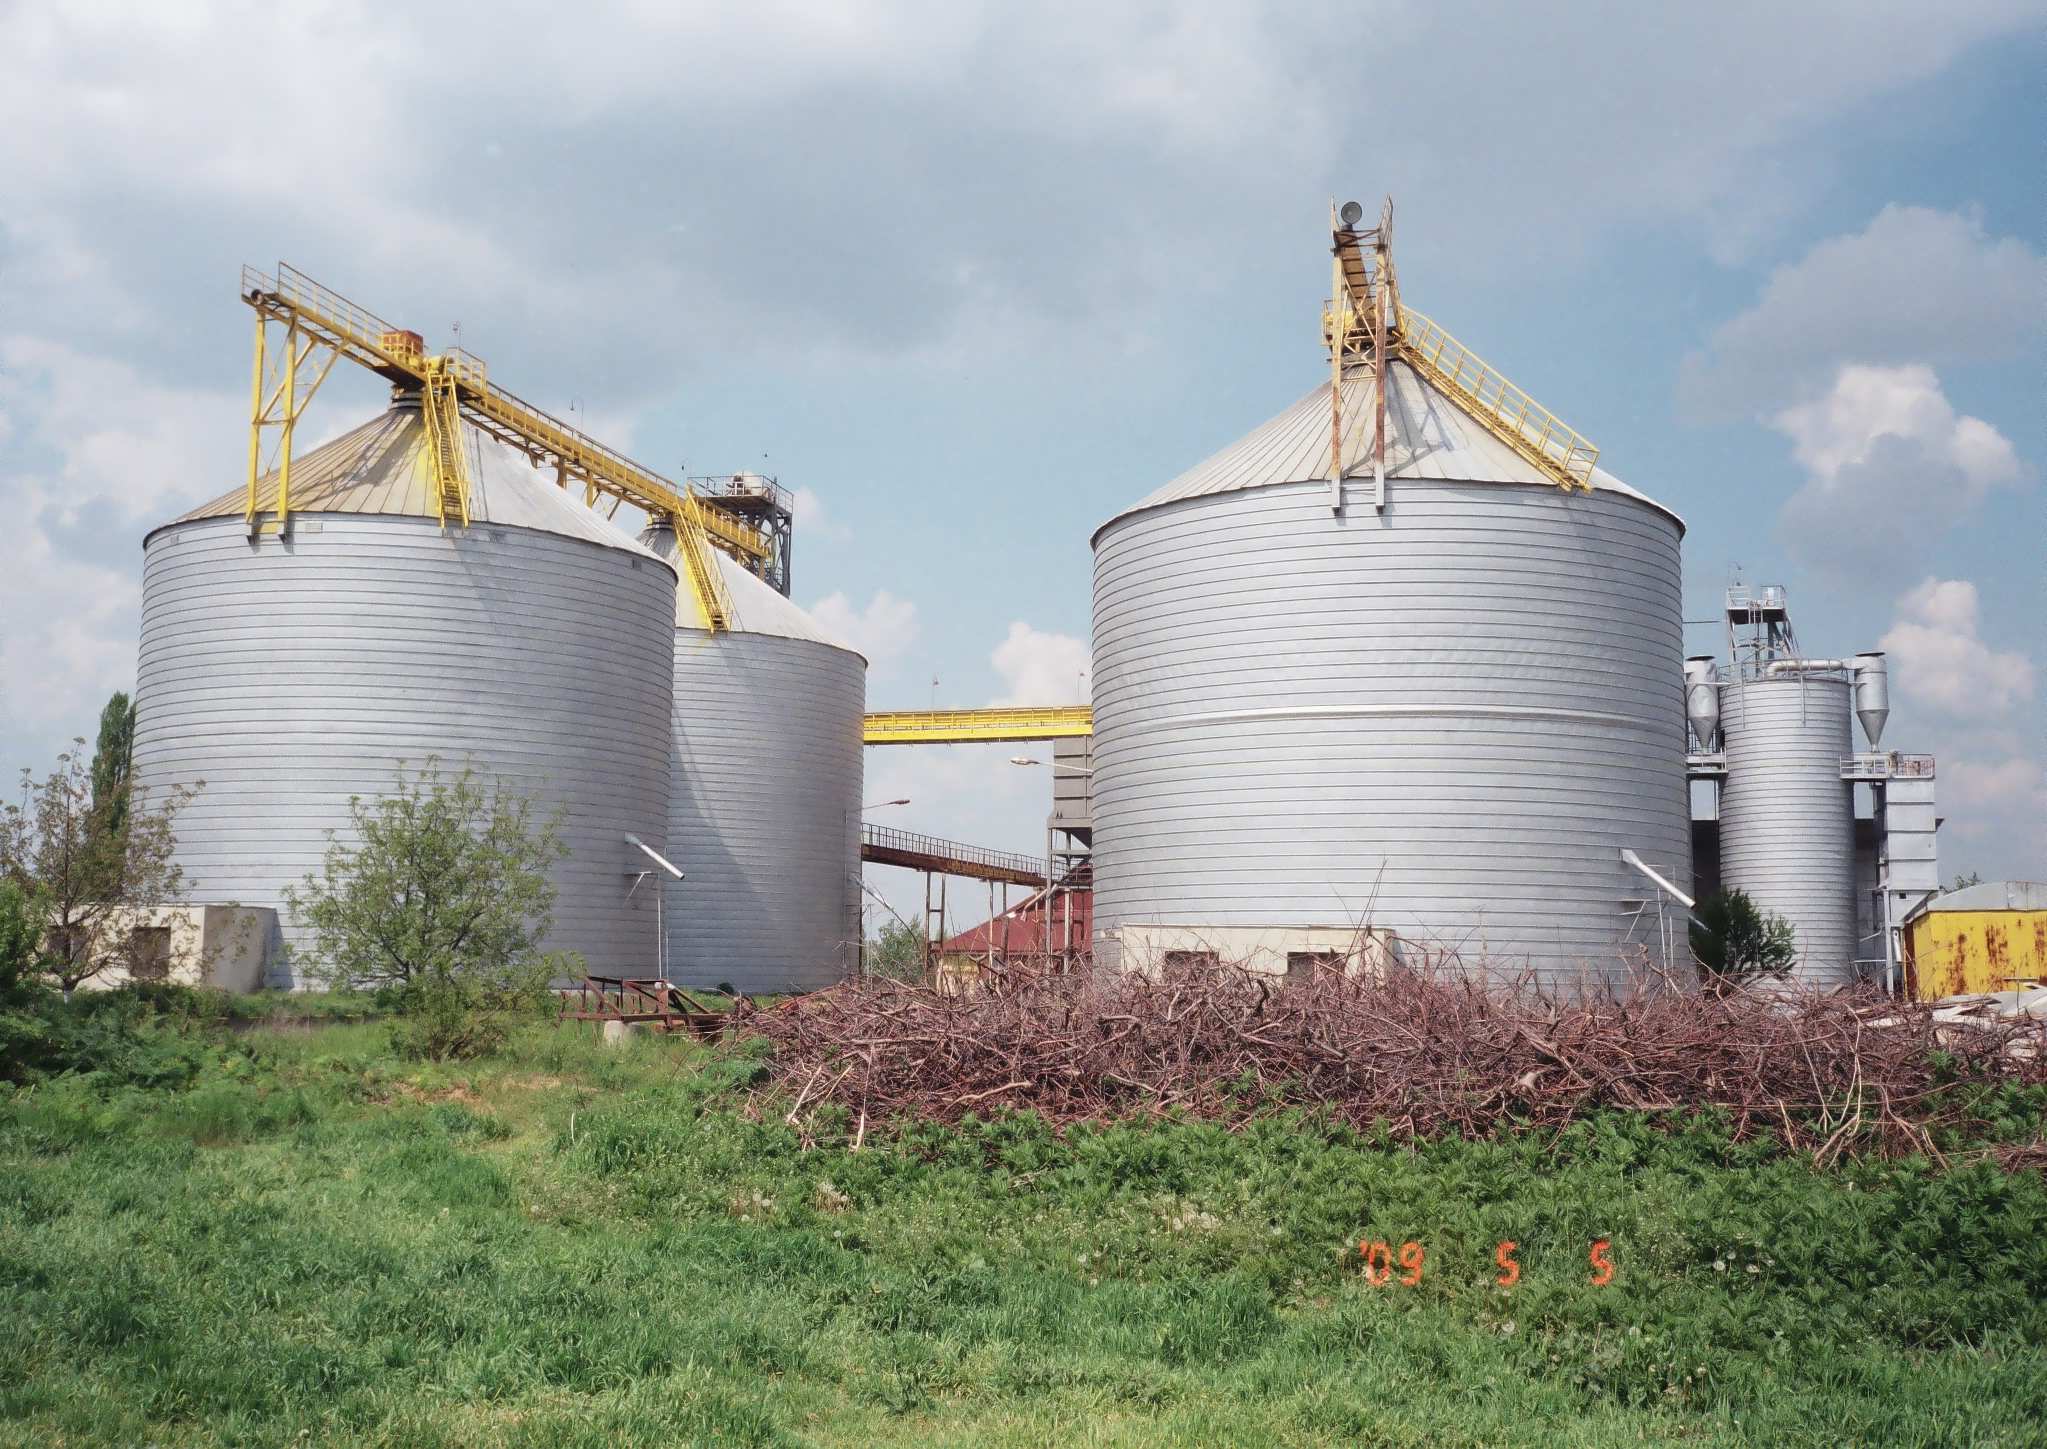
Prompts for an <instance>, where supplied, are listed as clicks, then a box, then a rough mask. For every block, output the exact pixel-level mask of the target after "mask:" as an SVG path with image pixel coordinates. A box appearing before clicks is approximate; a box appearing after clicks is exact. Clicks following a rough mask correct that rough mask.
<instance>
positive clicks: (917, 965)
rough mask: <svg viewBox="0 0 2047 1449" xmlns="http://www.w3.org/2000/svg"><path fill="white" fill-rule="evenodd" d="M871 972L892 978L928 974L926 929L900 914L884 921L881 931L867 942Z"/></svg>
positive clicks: (894, 979) (919, 976)
mask: <svg viewBox="0 0 2047 1449" xmlns="http://www.w3.org/2000/svg"><path fill="white" fill-rule="evenodd" d="M867 974H868V975H869V976H885V977H888V978H889V979H890V980H892V981H920V980H922V979H923V977H924V933H923V932H922V931H920V930H918V929H917V928H916V927H915V926H913V925H911V924H910V923H909V922H908V921H905V920H903V919H901V918H900V917H898V918H897V919H895V920H893V921H884V922H882V925H881V935H880V936H878V937H877V938H876V939H874V940H872V941H869V942H868V943H867Z"/></svg>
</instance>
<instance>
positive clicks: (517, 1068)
mask: <svg viewBox="0 0 2047 1449" xmlns="http://www.w3.org/2000/svg"><path fill="white" fill-rule="evenodd" d="M344 1014H345V1013H344ZM184 1030H185V1031H187V1032H188V1033H189V1034H190V1035H191V1037H192V1039H193V1041H194V1042H195V1043H196V1047H195V1050H197V1051H198V1053H199V1060H200V1066H199V1069H198V1073H197V1075H196V1077H195V1078H194V1079H193V1080H192V1083H191V1085H190V1086H189V1087H186V1088H184V1089H182V1090H168V1089H164V1088H161V1087H136V1086H132V1085H123V1084H122V1083H121V1082H119V1081H116V1080H111V1079H83V1080H81V1079H69V1080H59V1081H56V1082H51V1083H45V1084H42V1085H39V1086H36V1087H34V1088H31V1089H26V1090H22V1091H19V1092H15V1093H13V1094H12V1095H11V1096H9V1095H0V1303H4V1304H5V1305H6V1308H7V1311H6V1312H5V1313H0V1444H21V1445H31V1444H33V1445H38V1446H42V1445H77V1444H143V1443H155V1444H159V1445H164V1446H171V1445H215V1444H218V1445H229V1444H232V1445H269V1444H278V1445H282V1444H289V1443H317V1444H335V1443H339V1444H389V1445H394V1446H395V1445H404V1446H414V1445H498V1444H510V1445H534V1446H541V1445H547V1446H553V1445H581V1444H589V1445H606V1446H610V1445H621V1444H647V1445H656V1444H660V1445H668V1444H676V1443H705V1444H712V1443H716V1444H761V1445H870V1444H882V1443H911V1442H928V1443H942V1444H948V1445H989V1446H993V1445H1018V1446H1023V1445H1032V1446H1035V1445H1043V1444H1052V1443H1058V1444H1075V1445H1122V1444H1146V1445H1149V1444H1190V1445H1192V1444H1201V1445H1208V1444H1243V1445H1264V1444H1360V1443H1364V1444H1388V1445H1477V1444H1494V1445H1520V1444H1527V1443H1541V1442H1556V1443H1568V1444H1573V1445H1607V1444H1613V1445H1619V1444H1640V1443H1645V1442H1646V1443H1683V1444H1742V1443H1759V1444H1812V1445H1822V1444H1824V1445H1838V1444H1844V1443H1867V1444H1885V1445H1913V1444H1957V1445H1960V1444H1972V1445H1973V1444H2012V1445H2018V1444H2030V1443H2038V1442H2040V1438H2039V1433H2040V1431H2039V1429H2038V1427H2037V1411H2038V1407H2039V1406H2040V1405H2041V1404H2042V1403H2047V1352H2043V1340H2047V1187H2043V1183H2042V1180H2041V1178H2040V1176H2039V1175H2038V1174H2019V1175H2006V1174H2004V1173H2001V1172H1999V1171H1998V1170H1996V1169H1994V1168H1991V1167H1988V1166H1984V1165H1977V1166H1971V1167H1965V1168H1961V1169H1958V1170H1955V1171H1951V1172H1944V1173H1943V1172H1936V1171H1933V1170H1932V1169H1930V1168H1929V1167H1928V1166H1927V1165H1926V1164H1924V1163H1917V1162H1902V1163H1879V1162H1868V1161H1863V1162H1849V1163H1847V1164H1845V1165H1843V1166H1840V1167H1838V1168H1834V1169H1831V1170H1829V1171H1824V1172H1821V1171H1815V1170H1814V1169H1813V1168H1812V1167H1811V1166H1810V1164H1809V1163H1807V1162H1805V1161H1803V1160H1800V1159H1797V1158H1794V1157H1790V1156H1787V1155H1783V1154H1780V1153H1777V1152H1775V1151H1773V1150H1772V1149H1771V1148H1770V1147H1769V1146H1767V1145H1747V1146H1740V1147H1736V1146H1731V1145H1730V1144H1729V1143H1728V1142H1727V1141H1726V1139H1725V1137H1724V1135H1723V1134H1722V1133H1721V1132H1719V1131H1718V1130H1717V1129H1716V1128H1715V1127H1714V1126H1712V1125H1711V1124H1709V1123H1696V1122H1695V1123H1692V1124H1689V1125H1686V1126H1684V1127H1682V1128H1681V1129H1679V1130H1660V1129H1658V1128H1656V1127H1655V1126H1653V1125H1652V1124H1649V1123H1647V1122H1644V1121H1641V1120H1638V1119H1631V1118H1628V1117H1623V1116H1618V1115H1616V1116H1610V1117H1606V1118H1602V1119H1599V1120H1597V1121H1595V1122H1593V1123H1589V1124H1585V1125H1582V1126H1581V1127H1579V1128H1576V1129H1573V1130H1572V1131H1571V1132H1569V1133H1567V1134H1565V1136H1564V1137H1562V1138H1560V1139H1556V1140H1549V1139H1542V1140H1513V1141H1506V1142H1501V1143H1480V1144H1471V1143H1462V1142H1445V1143H1439V1144H1435V1145H1433V1146H1430V1147H1428V1148H1426V1149H1424V1150H1421V1151H1407V1150H1403V1149H1397V1148H1391V1147H1388V1146H1386V1145H1383V1144H1381V1143H1378V1142H1375V1141H1373V1140H1371V1139H1370V1138H1368V1137H1360V1136H1358V1135H1356V1134H1353V1133H1349V1132H1345V1131H1342V1130H1337V1129H1332V1128H1330V1127H1328V1126H1326V1125H1324V1124H1319V1123H1316V1122H1313V1121H1310V1120H1305V1119H1302V1118H1299V1117H1275V1118H1272V1119H1268V1120H1264V1121H1261V1122H1259V1123H1257V1124H1255V1125H1254V1126H1253V1127H1251V1128H1250V1129H1249V1130H1246V1131H1243V1132H1240V1133H1229V1132H1225V1131H1222V1130H1219V1129H1216V1128H1213V1127H1209V1126H1206V1125H1202V1124H1198V1123H1167V1124H1160V1125H1152V1126H1120V1127H1110V1128H1102V1129H1097V1130H1090V1131H1076V1132H1074V1133H1071V1134H1069V1135H1068V1136H1067V1137H1065V1138H1063V1139H1061V1138H1057V1137H1055V1136H1053V1135H1052V1134H1051V1133H1049V1132H1048V1131H1046V1130H1045V1129H1044V1128H1043V1127H1042V1125H1041V1124H1038V1123H1037V1122H1035V1121H1034V1120H1029V1119H1009V1120H1002V1121H997V1122H992V1123H983V1124H975V1125H970V1126H968V1127H965V1128H956V1129H953V1128H949V1129H944V1130H938V1129H932V1128H912V1129H910V1130H908V1131H906V1132H903V1133H900V1134H895V1133H881V1132H875V1131H870V1133H869V1135H868V1138H867V1144H866V1147H865V1149H864V1150H862V1151H860V1152H858V1153H853V1152H849V1151H847V1150H846V1148H845V1146H844V1141H843V1133H842V1132H840V1133H833V1132H831V1131H830V1130H829V1124H828V1125H827V1128H826V1129H822V1130H823V1135H824V1136H826V1137H829V1139H830V1140H829V1141H823V1140H820V1141H815V1142H812V1143H810V1144H806V1143H805V1141H804V1140H802V1139H801V1138H800V1137H799V1135H798V1133H797V1132H796V1130H795V1129H793V1128H791V1127H789V1126H788V1125H787V1124H785V1123H784V1122H783V1121H782V1120H781V1117H780V1114H779V1111H778V1110H775V1109H769V1110H766V1111H764V1112H762V1113H761V1114H760V1120H754V1119H753V1118H751V1117H749V1116H748V1115H747V1112H746V1110H745V1108H746V1103H747V1095H746V1094H747V1088H748V1084H749V1083H750V1082H751V1081H752V1080H753V1079H754V1077H755V1076H756V1075H757V1073H758V1066H757V1064H756V1063H754V1062H752V1061H750V1060H748V1059H747V1058H746V1057H745V1056H744V1055H743V1054H721V1053H718V1052H714V1051H710V1050H708V1049H705V1048H701V1047H696V1046H692V1045H689V1044H686V1043H683V1042H681V1041H674V1042H669V1041H645V1042H640V1043H636V1044H634V1045H631V1046H628V1047H626V1048H624V1049H620V1050H607V1049H604V1048H602V1047H600V1046H597V1045H595V1044H594V1043H593V1042H591V1040H590V1039H589V1038H588V1037H587V1036H578V1035H576V1034H574V1033H569V1032H557V1031H555V1030H554V1029H552V1028H544V1029H536V1030H534V1031H533V1032H531V1033H529V1034H527V1035H525V1036H523V1037H522V1038H520V1039H519V1040H518V1041H517V1042H516V1043H515V1044H514V1046H513V1047H512V1048H511V1049H508V1050H507V1051H506V1052H504V1053H502V1054H500V1055H499V1056H497V1057H495V1058H492V1059H489V1060H486V1061H483V1062H478V1063H469V1064H465V1065H457V1066H419V1065H416V1064H408V1063H403V1062H400V1061H399V1060H397V1059H396V1058H395V1057H394V1056H393V1055H392V1054H391V1052H390V1049H389V1030H388V1027H387V1026H386V1025H384V1024H382V1023H377V1022H369V1023H353V1024H341V1025H320V1026H317V1027H315V1028H312V1029H307V1028H305V1027H303V1026H291V1027H289V1028H288V1029H287V1028H272V1027H258V1028H256V1029H253V1030H249V1029H245V1030H241V1031H238V1032H232V1033H231V1032H229V1031H227V1030H226V1029H225V1028H224V1027H222V1026H221V1025H220V1024H219V1023H217V1022H215V1023H213V1024H197V1025H190V1026H187V1027H185V1028H184ZM0 1090H4V1089H0ZM840 1125H841V1126H843V1124H840ZM1360 1236H1368V1237H1374V1238H1383V1239H1386V1240H1388V1241H1389V1242H1391V1243H1392V1244H1394V1245H1395V1246H1396V1247H1397V1246H1398V1244H1399V1243H1401V1242H1402V1241H1404V1240H1409V1239H1412V1240H1416V1241H1419V1242H1421V1243H1422V1244H1424V1246H1425V1247H1426V1249H1427V1253H1428V1258H1427V1262H1426V1265H1425V1268H1424V1276H1423V1278H1422V1281H1421V1283H1420V1284H1419V1285H1418V1286H1415V1287H1411V1288H1410V1287H1402V1286H1399V1285H1397V1284H1391V1285H1387V1286H1384V1287H1374V1286H1370V1285H1368V1284H1367V1283H1365V1282H1364V1281H1363V1278H1362V1275H1361V1274H1360V1272H1359V1268H1358V1259H1357V1256H1356V1245H1357V1241H1358V1239H1359V1238H1360ZM1598 1238H1606V1239H1610V1240H1611V1242H1612V1245H1613V1246H1612V1256H1613V1261H1614V1263H1615V1266H1616V1273H1615V1277H1614V1281H1613V1282H1612V1283H1611V1284H1610V1285H1608V1286H1606V1287H1595V1286H1593V1285H1592V1284H1591V1283H1589V1282H1588V1281H1587V1275H1588V1272H1589V1269H1588V1265H1587V1262H1586V1251H1587V1248H1588V1247H1589V1245H1590V1243H1591V1242H1592V1241H1593V1240H1595V1239H1598ZM1504 1239H1512V1240H1514V1241H1515V1242H1516V1243H1517V1244H1518V1245H1519V1249H1518V1258H1519V1261H1520V1263H1521V1265H1522V1271H1523V1277H1522V1279H1521V1282H1520V1283H1519V1284H1518V1285H1516V1286H1515V1287H1514V1288H1513V1289H1512V1290H1511V1291H1503V1290H1502V1289H1500V1288H1498V1287H1497V1286H1495V1284H1494V1282H1493V1279H1494V1275H1495V1273H1496V1271H1497V1270H1496V1269H1495V1267H1494V1265H1493V1253H1494V1248H1495V1245H1496V1244H1497V1243H1498V1242H1500V1241H1501V1240H1504Z"/></svg>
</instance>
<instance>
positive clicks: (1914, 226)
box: [1682, 205, 2047, 416]
mask: <svg viewBox="0 0 2047 1449" xmlns="http://www.w3.org/2000/svg"><path fill="white" fill-rule="evenodd" d="M2043 300H2047V259H2043V258H2042V257H2040V256H2039V255H2038V254H2036V253H2035V252H2034V251H2033V250H2032V249H2031V248H2030V247H2028V246H2027V245H2026V244H2025V243H2024V242H2022V241H2020V240H2019V239H2018V238H2016V237H1991V236H1989V235H1987V234H1986V233H1985V232H1984V229H1983V221H1982V218H1981V217H1980V216H1976V215H1972V214H1963V213H1957V212H1948V211H1933V210H1930V209H1928V208H1926V207H1921V206H1897V205H1892V206H1887V207H1885V208H1884V209H1883V210H1882V211H1880V212H1878V213H1877V215H1876V217H1875V218H1874V219H1873V220H1871V222H1870V223H1869V225H1868V226H1867V227H1865V228H1863V230H1861V231H1860V232H1856V233H1853V234H1851V235H1847V236H1837V237H1830V238H1828V239H1827V240H1825V241H1822V242H1820V243H1818V244H1817V245H1815V246H1814V247H1812V248H1811V250H1809V251H1808V252H1806V254H1805V255H1804V256H1803V257H1801V258H1800V259H1799V260H1798V261H1796V262H1793V263H1791V264H1790V265H1788V266H1783V267H1779V268H1778V269H1777V270H1776V271H1774V272H1773V273H1771V275H1770V280H1769V281H1768V283H1766V284H1765V285H1764V287H1763V293H1762V296H1761V297H1760V298H1759V299H1758V300H1757V302H1756V304H1755V306H1753V307H1751V308H1750V309H1749V310H1748V311H1746V312H1743V313H1742V314H1741V315H1739V316H1737V317H1735V318H1733V319H1732V320H1730V321H1728V322H1726V323H1723V324H1722V325H1721V326H1720V327H1718V328H1717V329H1715V331H1714V333H1713V335H1712V338H1711V339H1710V341H1709V342H1708V344H1707V346H1706V348H1705V350H1704V351H1702V352H1696V353H1693V354H1692V355H1691V356H1690V357H1688V358H1686V359H1685V367H1684V375H1683V381H1682V392H1683V395H1684V397H1685V399H1686V401H1687V402H1688V403H1689V404H1690V405H1691V406H1693V407H1694V408H1695V409H1698V410H1699V411H1701V412H1704V413H1707V414H1718V415H1730V414H1731V415H1737V416H1738V415H1741V414H1746V413H1751V412H1756V411H1762V410H1767V409H1768V408H1769V407H1770V406H1771V405H1772V404H1773V403H1777V402H1780V401H1781V400H1783V399H1785V398H1787V397H1799V396H1801V395H1804V394H1806V393H1809V392H1810V391H1811V390H1812V389H1813V388H1814V387H1815V386H1817V385H1823V384H1824V382H1825V379H1826V377H1827V375H1828V374H1829V373H1830V372H1831V371H1832V369H1833V368H1834V366H1835V365H1836V364H1837V363H1838V362H1839V361H1840V360H1842V359H1844V358H1853V359H1855V360H1857V361H1860V362H1867V363H1892V362H1927V363H1933V364H1936V365H1938V364H1943V363H1949V362H1965V361H1967V362H1974V361H1980V360H1982V359H1984V358H1999V357H2005V356H2009V355H2011V354H2012V353H2013V352H2015V351H2017V350H2018V349H2019V348H2021V347H2024V346H2025V345H2027V344H2028V343H2029V342H2030V341H2031V340H2032V338H2033V337H2034V335H2035V334H2036V332H2037V329H2038V322H2039V315H2040V307H2041V303H2042V301H2043Z"/></svg>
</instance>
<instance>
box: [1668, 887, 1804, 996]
mask: <svg viewBox="0 0 2047 1449" xmlns="http://www.w3.org/2000/svg"><path fill="white" fill-rule="evenodd" d="M1691 937H1692V954H1693V955H1694V956H1696V957H1698V960H1699V964H1700V965H1701V966H1703V967H1704V968H1705V969H1706V972H1707V975H1708V976H1709V977H1710V978H1712V979H1713V980H1714V981H1715V982H1716V983H1717V984H1719V985H1722V986H1729V985H1736V984H1739V983H1740V982H1742V981H1745V980H1748V979H1750V978H1753V977H1758V976H1782V975H1783V974H1784V973H1785V972H1787V971H1789V970H1790V969H1791V967H1792V964H1793V963H1794V962H1796V961H1797V959H1798V932H1797V931H1796V930H1795V929H1794V928H1793V927H1792V924H1791V922H1790V921H1788V920H1786V919H1785V918H1784V917H1782V916H1779V915H1772V914H1770V913H1768V912H1766V911H1764V910H1763V909H1762V908H1761V907H1759V906H1758V905H1756V903H1755V902H1754V901H1753V900H1751V899H1749V896H1748V893H1747V892H1746V891H1735V890H1725V891H1719V892H1716V893H1715V894H1713V895H1710V896H1707V897H1706V898H1705V899H1704V900H1702V901H1700V902H1699V904H1698V908H1697V909H1696V910H1695V911H1694V912H1693V913H1692V923H1691Z"/></svg>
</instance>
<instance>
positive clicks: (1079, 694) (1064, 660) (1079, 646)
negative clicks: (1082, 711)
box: [989, 620, 1089, 705]
mask: <svg viewBox="0 0 2047 1449" xmlns="http://www.w3.org/2000/svg"><path fill="white" fill-rule="evenodd" d="M989 662H990V663H992V664H993V665H994V666H995V671H996V673H998V674H1000V675H1001V676H1002V685H1003V688H1002V693H1001V694H1000V695H999V696H997V697H996V699H995V700H994V701H993V703H995V704H1022V705H1041V704H1085V703H1087V700H1088V681H1087V671H1088V663H1089V657H1088V646H1087V641H1086V640H1085V639H1076V638H1074V637H1073V636H1072V635H1071V634H1048V633H1046V632H1045V631H1043V630H1041V629H1033V628H1032V627H1031V626H1030V625H1028V624H1026V623H1023V622H1022V621H1021V620H1019V621H1018V622H1016V623H1013V624H1011V625H1010V626H1009V637H1007V638H1006V639H1004V640H1003V641H1002V642H1001V643H1000V644H997V645H996V646H995V652H994V653H993V654H991V655H990V656H989Z"/></svg>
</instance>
